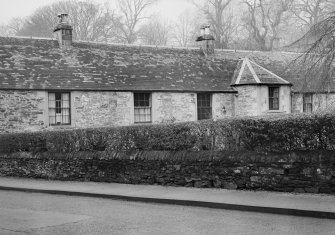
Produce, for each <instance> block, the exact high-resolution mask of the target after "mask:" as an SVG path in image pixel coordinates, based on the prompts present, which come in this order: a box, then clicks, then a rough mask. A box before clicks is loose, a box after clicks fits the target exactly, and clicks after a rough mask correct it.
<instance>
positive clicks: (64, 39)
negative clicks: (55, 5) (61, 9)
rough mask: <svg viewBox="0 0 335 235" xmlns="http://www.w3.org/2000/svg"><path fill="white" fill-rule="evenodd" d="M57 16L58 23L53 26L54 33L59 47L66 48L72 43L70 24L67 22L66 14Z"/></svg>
mask: <svg viewBox="0 0 335 235" xmlns="http://www.w3.org/2000/svg"><path fill="white" fill-rule="evenodd" d="M58 18H59V20H58V24H57V25H56V27H55V28H54V35H55V37H56V38H57V40H58V43H59V46H60V48H62V49H66V48H69V47H71V45H72V26H71V25H70V24H69V22H68V14H66V13H62V14H59V15H58Z"/></svg>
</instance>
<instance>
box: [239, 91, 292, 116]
mask: <svg viewBox="0 0 335 235" xmlns="http://www.w3.org/2000/svg"><path fill="white" fill-rule="evenodd" d="M235 89H236V90H237V91H238V95H237V98H236V104H235V110H236V111H235V112H236V115H238V116H257V115H266V114H276V113H278V114H279V113H291V87H290V86H283V85H282V86H280V87H279V110H269V86H267V85H244V86H236V87H235Z"/></svg>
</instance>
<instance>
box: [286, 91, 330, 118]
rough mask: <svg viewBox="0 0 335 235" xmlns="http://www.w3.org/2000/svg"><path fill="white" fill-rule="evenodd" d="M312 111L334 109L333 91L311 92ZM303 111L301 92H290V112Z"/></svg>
mask: <svg viewBox="0 0 335 235" xmlns="http://www.w3.org/2000/svg"><path fill="white" fill-rule="evenodd" d="M312 100H313V105H312V108H313V112H319V111H331V110H334V109H335V94H334V93H320V94H313V96H312ZM302 112H303V94H302V93H293V94H292V113H302Z"/></svg>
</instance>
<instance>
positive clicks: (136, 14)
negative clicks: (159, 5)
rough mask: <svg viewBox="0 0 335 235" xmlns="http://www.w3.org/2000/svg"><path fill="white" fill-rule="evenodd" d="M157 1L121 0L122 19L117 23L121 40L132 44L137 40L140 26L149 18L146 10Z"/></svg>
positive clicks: (120, 12)
mask: <svg viewBox="0 0 335 235" xmlns="http://www.w3.org/2000/svg"><path fill="white" fill-rule="evenodd" d="M154 2H156V0H120V1H119V14H120V18H119V20H118V21H117V24H116V25H117V27H118V28H119V30H120V32H121V35H119V37H120V38H121V40H123V41H125V42H127V43H128V44H132V43H134V42H135V41H136V39H137V36H138V35H137V34H138V27H137V26H138V24H139V23H140V22H141V21H143V20H144V19H146V18H147V16H146V14H145V13H146V10H147V8H148V7H149V6H151V5H152V4H153V3H154Z"/></svg>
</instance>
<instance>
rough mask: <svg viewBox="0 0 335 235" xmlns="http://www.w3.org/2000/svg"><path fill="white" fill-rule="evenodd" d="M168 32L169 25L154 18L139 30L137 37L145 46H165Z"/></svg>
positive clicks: (156, 17)
mask: <svg viewBox="0 0 335 235" xmlns="http://www.w3.org/2000/svg"><path fill="white" fill-rule="evenodd" d="M170 31H171V25H170V24H169V23H168V22H167V21H163V20H162V19H160V18H159V17H158V16H155V17H152V18H151V20H150V21H149V22H148V23H147V24H145V25H143V26H142V27H141V28H140V30H139V37H140V39H141V40H142V41H143V42H144V43H145V44H147V45H156V46H157V45H163V46H165V45H167V43H168V40H169V34H170Z"/></svg>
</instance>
